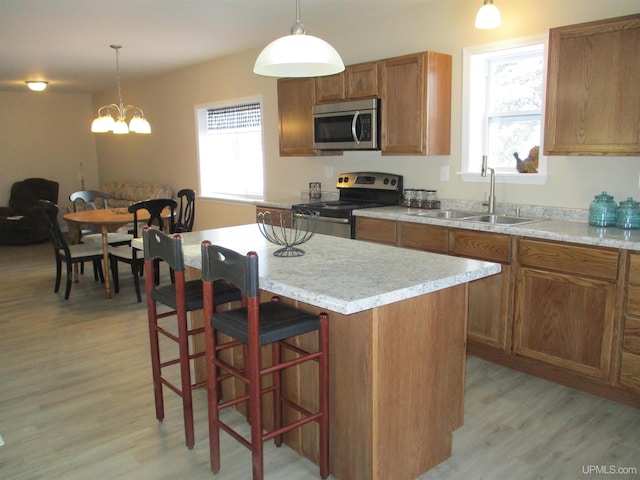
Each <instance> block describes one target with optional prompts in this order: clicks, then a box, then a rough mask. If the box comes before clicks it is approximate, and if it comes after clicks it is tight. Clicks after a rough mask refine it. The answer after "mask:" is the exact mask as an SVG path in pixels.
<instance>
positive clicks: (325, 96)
mask: <svg viewBox="0 0 640 480" xmlns="http://www.w3.org/2000/svg"><path fill="white" fill-rule="evenodd" d="M379 71H380V69H379V62H367V63H358V64H356V65H347V66H346V67H345V70H344V72H341V73H338V74H336V75H328V76H326V77H317V78H316V102H317V103H330V102H341V101H344V100H360V99H363V98H377V97H379V96H380V87H379V85H380V73H379Z"/></svg>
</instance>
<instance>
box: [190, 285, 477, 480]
mask: <svg viewBox="0 0 640 480" xmlns="http://www.w3.org/2000/svg"><path fill="white" fill-rule="evenodd" d="M467 285H468V284H461V285H457V286H454V287H450V288H446V289H443V290H438V291H436V292H432V293H428V294H424V295H421V296H417V297H413V298H409V299H406V300H402V301H400V302H396V303H392V304H388V305H384V306H380V307H376V308H373V309H369V310H365V311H362V312H359V313H355V314H351V315H343V314H339V313H336V312H327V313H329V331H330V381H331V385H330V402H331V407H330V409H331V418H330V428H331V444H330V458H331V474H332V475H333V476H335V477H336V478H337V479H340V480H389V479H393V480H413V479H415V478H417V477H419V476H420V475H422V474H423V473H424V472H426V471H428V470H429V469H431V468H433V467H434V466H436V465H438V464H439V463H441V462H443V461H444V460H446V459H447V458H449V457H450V456H451V444H452V434H453V431H454V430H455V429H457V428H458V427H460V426H461V425H462V422H463V409H464V376H465V361H466V360H465V350H466V322H467V317H466V312H467V296H468V288H467ZM264 295H265V300H266V299H268V298H270V296H271V294H269V293H268V292H264ZM283 300H284V301H288V302H290V303H293V304H296V302H295V301H293V300H287V299H283ZM297 305H298V306H299V307H301V308H304V309H306V310H309V311H314V312H320V311H321V309H320V308H318V307H315V306H313V305H308V304H304V303H297ZM193 321H194V322H198V321H200V322H201V321H202V318H201V317H200V318H199V319H197V315H194V319H193ZM316 340H317V337H315V334H309V335H307V336H305V337H301V338H300V342H301V343H303V344H306V343H307V342H316ZM200 368H202V366H200ZM201 374H202V370H200V373H199V375H201ZM285 382H286V385H287V390H288V393H287V394H288V395H291V396H293V397H296V398H300V397H302V401H303V403H304V404H306V406H307V407H308V408H309V409H315V408H316V405H317V394H316V391H317V366H316V365H315V364H314V365H308V366H303V367H302V368H299V369H297V370H294V369H291V371H289V372H288V373H287V377H286V380H285ZM226 388H235V387H230V386H227V387H226ZM269 404H270V402H269V401H268V400H267V401H265V403H264V405H265V407H266V408H265V410H268V409H270V405H269ZM265 414H267V415H268V412H266V411H265ZM267 418H268V417H267ZM286 442H287V444H288V445H289V446H290V447H292V448H293V449H295V450H296V451H298V452H299V453H300V454H302V455H305V456H306V457H308V458H310V459H311V460H313V461H314V462H316V463H317V458H318V451H317V450H318V439H317V425H315V424H312V425H307V426H305V427H304V428H303V429H298V430H296V431H294V432H292V433H291V434H290V435H289V436H288V438H287V439H286ZM247 461H250V460H249V458H248V457H247ZM223 462H224V459H223Z"/></svg>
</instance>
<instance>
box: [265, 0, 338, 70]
mask: <svg viewBox="0 0 640 480" xmlns="http://www.w3.org/2000/svg"><path fill="white" fill-rule="evenodd" d="M343 70H344V63H343V62H342V58H340V55H339V54H338V52H337V51H336V49H335V48H333V47H332V46H331V45H329V44H328V43H327V42H325V41H324V40H322V39H320V38H318V37H314V36H312V35H307V29H306V28H305V26H304V25H303V24H302V22H301V21H300V4H299V0H296V23H294V24H293V26H292V27H291V35H287V36H285V37H280V38H278V39H276V40H274V41H273V42H271V43H270V44H269V45H267V46H266V47H265V48H264V50H262V52H261V53H260V55H258V58H257V59H256V63H255V65H254V66H253V72H254V73H257V74H258V75H265V76H267V77H322V76H325V75H333V74H335V73H340V72H342V71H343Z"/></svg>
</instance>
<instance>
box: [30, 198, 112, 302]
mask: <svg viewBox="0 0 640 480" xmlns="http://www.w3.org/2000/svg"><path fill="white" fill-rule="evenodd" d="M40 208H41V210H42V213H43V215H44V217H45V219H46V225H47V231H48V233H49V238H50V239H51V243H52V244H53V251H54V254H55V260H56V283H55V287H54V289H53V291H54V292H55V293H58V290H60V282H61V280H62V263H63V262H64V263H65V265H66V266H67V286H66V289H65V292H64V299H65V300H68V299H69V295H70V294H71V283H72V278H73V272H72V267H73V265H74V264H79V263H83V262H92V263H93V267H94V272H95V280H96V281H97V280H98V277H99V278H100V280H101V281H102V282H103V283H104V272H103V269H102V258H103V251H102V245H100V244H97V243H93V242H92V243H79V244H76V245H69V244H67V241H66V240H65V238H64V235H63V234H62V230H61V229H60V224H59V223H58V206H57V205H56V204H55V203H53V202H50V201H48V200H40Z"/></svg>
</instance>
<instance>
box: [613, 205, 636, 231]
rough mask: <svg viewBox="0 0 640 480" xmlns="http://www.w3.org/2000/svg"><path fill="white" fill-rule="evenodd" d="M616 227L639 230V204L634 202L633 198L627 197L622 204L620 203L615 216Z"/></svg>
mask: <svg viewBox="0 0 640 480" xmlns="http://www.w3.org/2000/svg"><path fill="white" fill-rule="evenodd" d="M616 227H618V228H624V229H634V228H640V203H638V202H636V201H634V200H633V197H627V199H626V200H625V201H624V202H620V206H619V207H618V214H617V216H616Z"/></svg>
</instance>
